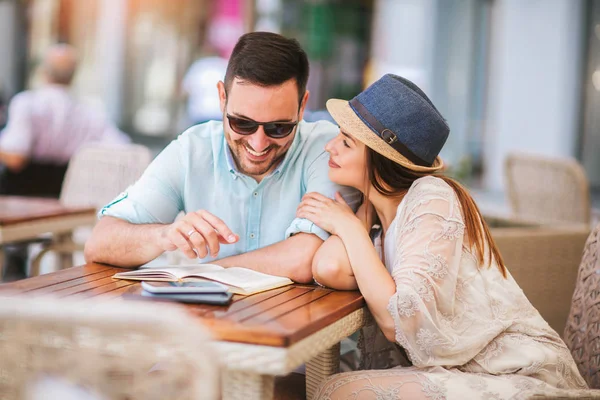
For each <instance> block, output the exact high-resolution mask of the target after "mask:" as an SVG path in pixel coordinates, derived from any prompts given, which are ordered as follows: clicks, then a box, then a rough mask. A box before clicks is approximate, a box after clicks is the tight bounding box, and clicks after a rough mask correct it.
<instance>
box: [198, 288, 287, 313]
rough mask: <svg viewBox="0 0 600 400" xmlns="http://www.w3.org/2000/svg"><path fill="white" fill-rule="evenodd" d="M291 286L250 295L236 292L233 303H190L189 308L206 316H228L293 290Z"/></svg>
mask: <svg viewBox="0 0 600 400" xmlns="http://www.w3.org/2000/svg"><path fill="white" fill-rule="evenodd" d="M291 289H292V287H291V286H285V287H282V288H278V289H273V290H268V291H266V292H261V293H256V294H253V295H250V296H242V295H240V294H236V295H234V296H233V298H232V301H231V304H229V305H227V306H215V305H208V304H189V305H188V310H189V312H191V313H192V314H194V315H196V316H203V317H205V318H220V319H223V318H227V317H228V316H229V315H232V314H234V313H236V312H238V311H241V310H243V309H246V308H248V307H251V306H252V305H254V304H258V303H260V302H263V301H265V300H267V299H270V298H271V297H273V296H276V295H278V294H280V293H283V292H287V291H288V290H291Z"/></svg>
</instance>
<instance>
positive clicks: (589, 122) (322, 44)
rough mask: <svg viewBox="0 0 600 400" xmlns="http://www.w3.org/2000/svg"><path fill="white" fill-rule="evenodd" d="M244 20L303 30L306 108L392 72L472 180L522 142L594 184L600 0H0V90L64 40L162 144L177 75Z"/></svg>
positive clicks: (173, 125)
mask: <svg viewBox="0 0 600 400" xmlns="http://www.w3.org/2000/svg"><path fill="white" fill-rule="evenodd" d="M250 30H268V31H275V32H280V33H282V34H284V35H287V36H293V37H296V38H298V39H299V41H300V42H301V43H302V45H303V46H304V48H305V49H306V51H307V53H308V54H309V58H310V61H311V78H310V81H309V85H308V87H309V90H311V99H310V103H309V109H310V110H312V111H316V110H322V109H323V108H324V104H325V101H326V99H327V98H330V97H338V98H350V97H352V96H354V95H355V94H356V93H358V92H359V91H360V90H361V89H362V88H363V87H364V86H365V85H367V84H368V83H370V82H372V81H374V80H375V79H377V78H378V77H379V76H381V75H382V74H384V73H387V72H392V73H397V74H400V75H403V76H405V77H407V78H409V79H411V80H413V81H414V82H415V83H417V84H418V85H419V86H421V87H422V88H423V89H424V91H425V92H426V93H427V94H429V95H430V97H431V98H432V100H433V101H434V103H435V104H436V105H437V106H438V108H439V109H440V111H441V112H442V114H443V115H445V116H446V118H447V119H448V121H449V124H450V126H451V130H452V131H451V135H450V138H449V140H448V144H447V146H446V148H445V149H444V152H443V153H442V156H443V157H445V159H447V160H448V162H449V164H450V165H451V166H452V167H453V169H454V170H455V171H459V172H458V174H459V175H460V174H463V176H466V177H469V176H476V177H480V179H478V180H477V179H471V180H469V181H468V182H469V183H471V184H476V185H477V184H479V185H481V186H483V187H485V188H488V189H492V190H502V187H503V173H502V169H503V161H504V158H505V156H506V154H507V153H508V152H510V151H514V150H520V151H527V152H534V153H538V154H547V155H557V156H573V157H576V158H578V159H579V160H580V161H581V162H582V163H583V165H584V166H585V167H586V170H587V173H588V176H589V178H590V181H591V183H592V185H594V186H596V187H600V116H599V115H597V114H598V113H597V112H596V110H598V109H599V106H600V0H526V1H523V0H345V1H342V0H305V1H299V0H179V1H167V0H86V1H85V2H81V1H77V0H0V51H2V53H3V54H5V55H6V57H2V58H0V92H4V93H5V95H8V96H10V95H12V94H14V93H16V92H17V91H19V90H22V89H23V88H26V87H32V86H35V84H36V76H35V73H34V72H35V66H36V64H37V62H38V60H39V59H40V55H41V54H42V53H43V51H44V49H45V48H46V47H47V46H48V45H49V44H50V43H54V42H56V41H66V42H69V43H71V44H73V45H75V46H77V48H78V49H79V50H80V52H81V55H82V65H81V69H80V71H79V74H78V76H77V79H76V82H75V88H76V90H77V91H78V92H79V93H81V94H83V95H85V96H88V97H91V98H94V99H95V100H96V101H98V102H100V103H102V104H103V105H104V106H105V107H106V108H107V110H108V111H109V113H110V115H111V116H112V117H113V119H114V120H115V121H116V122H117V123H118V124H119V125H120V127H121V128H122V129H123V130H125V131H127V132H129V133H131V134H132V136H133V137H134V140H136V141H140V142H146V143H153V144H154V145H155V146H156V147H158V148H160V147H161V146H164V144H166V143H167V141H168V140H170V139H171V138H173V137H174V136H175V135H176V134H177V133H178V132H179V131H180V130H181V129H182V126H181V124H180V121H181V114H182V112H183V111H184V103H183V99H182V93H181V81H182V79H183V76H184V74H185V71H186V70H187V68H188V67H189V65H190V64H191V63H192V62H193V61H194V60H195V59H197V58H198V57H199V56H200V55H201V54H200V50H201V49H202V48H203V47H204V45H205V44H206V43H209V44H210V45H211V46H212V47H214V48H217V49H218V51H219V53H220V54H221V55H223V56H227V55H228V52H230V51H231V48H232V46H233V44H234V43H235V41H236V40H237V37H239V35H240V34H242V33H243V32H247V31H250ZM266 61H267V60H266ZM215 95H216V90H215Z"/></svg>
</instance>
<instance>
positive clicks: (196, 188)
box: [100, 121, 360, 262]
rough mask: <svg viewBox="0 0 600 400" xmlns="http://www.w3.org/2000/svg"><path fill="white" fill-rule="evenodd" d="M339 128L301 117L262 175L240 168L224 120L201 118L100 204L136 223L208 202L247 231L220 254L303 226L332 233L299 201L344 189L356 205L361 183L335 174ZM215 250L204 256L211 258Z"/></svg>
mask: <svg viewBox="0 0 600 400" xmlns="http://www.w3.org/2000/svg"><path fill="white" fill-rule="evenodd" d="M338 131H339V129H338V128H337V127H336V126H335V125H333V124H331V123H329V122H326V121H319V122H315V123H308V122H305V121H302V122H300V124H299V125H298V129H297V131H296V136H295V137H294V140H293V142H292V145H291V147H290V149H289V150H288V152H287V154H286V156H285V157H284V159H283V161H282V162H281V163H280V164H279V165H278V166H277V168H276V169H275V170H274V171H273V172H272V173H271V174H270V175H268V176H266V177H265V178H263V179H262V180H261V182H260V183H257V182H256V181H255V180H254V179H253V178H251V177H249V176H246V175H244V174H242V173H240V172H238V170H237V167H236V165H235V162H234V160H233V157H232V155H231V151H230V149H229V146H228V145H227V142H226V141H225V136H224V133H223V124H222V122H216V121H211V122H207V123H204V124H200V125H196V126H194V127H192V128H190V129H188V130H187V131H186V132H184V133H183V134H181V135H180V136H179V137H178V138H177V139H176V140H174V141H173V142H171V144H169V145H168V146H167V147H166V148H165V149H164V150H163V151H162V152H161V153H160V154H159V155H158V156H157V157H156V159H155V160H154V161H153V162H152V163H151V164H150V166H149V167H148V169H147V170H146V171H145V172H144V174H143V175H142V177H141V178H140V179H139V180H138V181H137V182H136V183H135V184H134V185H132V186H131V187H129V188H128V190H127V191H126V192H124V193H122V194H121V195H119V196H118V197H117V198H116V199H115V200H113V202H111V203H110V204H108V205H107V206H106V207H104V208H103V209H102V210H101V211H100V217H101V216H103V215H109V216H111V217H116V218H120V219H124V220H127V221H129V222H131V223H134V224H149V223H161V224H168V223H172V222H173V221H174V220H175V218H176V216H177V214H178V213H179V212H180V211H184V212H185V213H188V212H193V211H198V210H201V209H203V210H207V211H209V212H211V213H212V214H214V215H216V216H217V217H219V218H221V219H222V220H223V221H224V222H225V223H226V224H227V226H229V228H230V229H231V230H232V231H233V232H234V233H236V234H238V235H239V236H240V240H239V241H238V242H237V243H235V244H226V245H221V250H220V252H219V256H218V257H219V258H223V257H228V256H232V255H237V254H241V253H245V252H248V251H252V250H255V249H258V248H261V247H265V246H268V245H270V244H273V243H276V242H279V241H281V240H284V239H285V238H287V237H289V236H290V235H293V234H295V233H299V232H306V233H313V234H315V235H317V236H319V237H320V238H321V239H323V240H325V239H326V238H327V237H328V236H329V235H328V233H327V232H325V231H324V230H322V229H321V228H319V227H317V226H316V225H314V224H313V223H312V222H310V221H308V220H306V219H300V218H296V217H295V215H296V208H297V207H298V204H300V201H301V199H302V196H304V194H305V193H308V192H319V193H321V194H323V195H325V196H328V197H331V198H333V196H334V194H335V192H336V191H340V192H341V193H342V195H343V196H344V198H345V199H346V201H348V202H349V204H350V205H351V206H352V207H353V208H354V209H356V208H357V207H358V203H359V201H360V195H359V193H358V192H357V191H355V190H352V189H349V188H346V187H342V186H339V185H336V184H334V183H332V182H331V181H330V180H329V178H328V170H329V167H328V165H327V163H328V161H329V155H328V154H327V152H325V144H326V143H327V142H328V141H329V140H331V139H332V138H333V137H335V136H336V135H337V134H338ZM211 260H212V258H211V257H210V256H208V257H206V258H203V259H201V261H202V262H209V261H211Z"/></svg>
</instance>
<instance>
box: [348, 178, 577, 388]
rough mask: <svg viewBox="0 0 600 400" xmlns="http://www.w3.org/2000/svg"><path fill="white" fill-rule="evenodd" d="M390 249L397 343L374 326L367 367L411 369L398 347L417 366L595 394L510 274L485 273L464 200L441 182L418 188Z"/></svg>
mask: <svg viewBox="0 0 600 400" xmlns="http://www.w3.org/2000/svg"><path fill="white" fill-rule="evenodd" d="M375 244H376V245H377V244H378V242H377V240H375ZM384 249H385V253H386V254H385V255H386V257H385V262H386V268H387V269H388V271H389V272H390V274H391V275H392V277H393V278H394V281H395V282H396V287H397V290H396V293H395V294H394V295H393V296H392V297H391V298H390V300H389V304H388V311H389V313H390V314H391V316H392V317H393V319H394V321H395V327H396V341H397V344H391V343H389V342H388V341H387V340H385V338H384V337H383V335H382V334H381V331H379V329H378V328H376V327H373V326H371V327H367V328H366V329H365V330H364V331H363V335H364V336H363V337H362V340H361V343H360V346H361V349H362V351H363V356H364V360H363V363H362V368H387V367H392V366H396V365H402V364H404V365H406V363H405V362H403V359H402V353H401V352H399V351H398V350H401V349H400V347H399V346H398V344H399V345H400V346H402V348H403V349H405V350H406V353H407V354H408V357H409V358H410V361H411V362H412V364H413V365H414V366H415V367H417V368H426V367H435V366H441V367H444V368H446V369H450V368H456V369H458V370H459V371H461V372H472V373H485V374H492V375H503V374H519V375H526V376H530V377H533V378H536V379H539V380H541V381H543V382H546V383H548V384H549V385H551V386H554V387H557V388H586V387H587V386H586V384H585V382H584V380H583V379H582V378H581V375H580V374H579V372H578V370H577V367H576V365H575V363H574V361H573V358H572V357H571V354H570V352H569V350H568V348H567V347H566V345H565V344H564V342H563V341H562V340H561V338H560V337H559V335H558V334H557V333H556V332H555V331H554V330H552V328H550V326H549V325H548V324H547V323H546V321H544V319H543V318H542V317H541V316H540V314H539V313H538V312H537V310H536V309H535V308H534V307H533V306H532V305H531V303H530V302H529V301H528V300H527V298H526V297H525V294H524V293H523V291H522V290H521V288H520V287H519V286H518V285H517V283H516V282H515V280H514V279H513V278H512V276H510V274H509V275H508V277H507V279H505V278H504V277H503V276H502V273H501V272H500V270H499V269H498V267H497V266H496V264H495V263H494V264H493V265H492V266H490V267H489V268H488V267H483V268H480V267H479V266H478V262H477V260H476V258H475V257H474V255H473V253H472V252H471V250H470V249H469V248H468V245H467V240H466V238H465V225H464V221H463V217H462V214H461V211H460V203H459V201H458V198H457V196H456V194H455V193H454V190H453V189H452V188H451V187H450V186H449V185H448V184H446V183H445V182H444V181H443V180H441V179H439V178H435V177H432V176H429V177H424V178H421V179H418V180H417V181H415V183H414V184H413V185H412V187H411V188H410V190H409V191H408V193H407V194H406V196H405V198H404V199H403V200H402V202H401V204H400V206H399V207H398V213H397V215H396V218H395V219H394V221H393V222H392V224H391V225H390V228H389V229H388V231H387V234H386V237H385V246H384ZM508 268H510V266H508Z"/></svg>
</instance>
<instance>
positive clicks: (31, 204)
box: [0, 196, 96, 277]
mask: <svg viewBox="0 0 600 400" xmlns="http://www.w3.org/2000/svg"><path fill="white" fill-rule="evenodd" d="M95 220H96V210H95V209H94V208H92V207H79V208H77V207H64V206H63V205H61V204H60V202H59V201H58V200H55V199H43V198H34V197H16V196H0V277H1V276H2V264H3V261H4V254H3V252H2V246H3V245H5V244H7V243H10V242H19V241H24V240H32V239H35V238H37V237H39V236H40V235H43V234H45V233H52V234H53V239H54V241H56V242H59V243H60V242H62V241H66V240H70V238H71V235H72V233H73V230H74V229H75V228H77V227H79V226H84V225H93V224H94V222H95ZM70 260H71V258H67V257H63V258H62V259H61V262H62V263H61V265H64V267H69V266H71V265H69V262H72V261H70Z"/></svg>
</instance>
